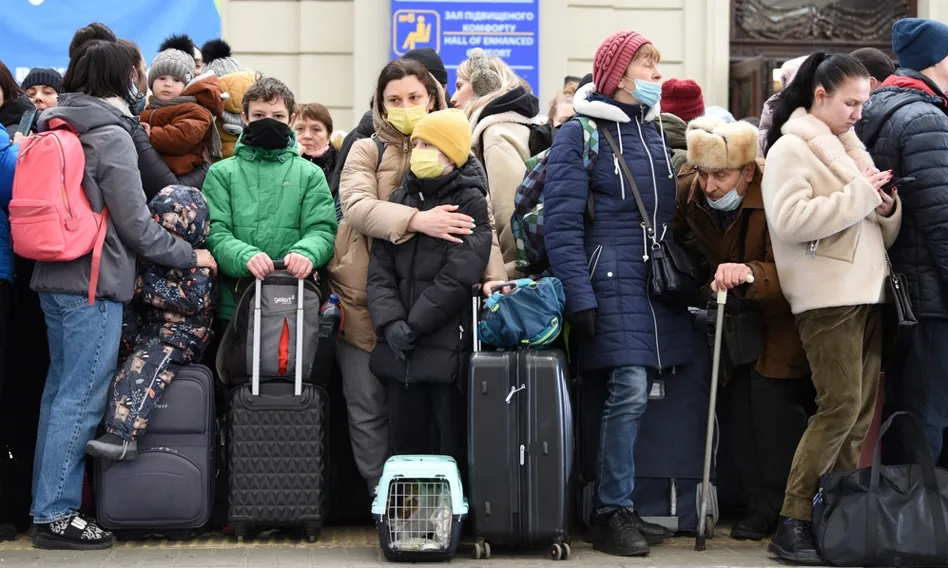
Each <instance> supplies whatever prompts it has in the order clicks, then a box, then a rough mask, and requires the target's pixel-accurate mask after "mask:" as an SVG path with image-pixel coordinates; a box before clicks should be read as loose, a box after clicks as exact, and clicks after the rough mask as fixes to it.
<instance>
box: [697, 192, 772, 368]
mask: <svg viewBox="0 0 948 568" xmlns="http://www.w3.org/2000/svg"><path fill="white" fill-rule="evenodd" d="M750 216H751V212H750V210H744V212H743V213H742V215H741V229H740V233H739V235H738V241H737V243H738V244H737V261H738V262H740V263H741V264H743V263H744V256H745V255H744V249H745V241H746V240H747V225H748V223H749V222H750ZM731 298H733V300H732V299H731ZM731 298H728V302H727V306H726V307H725V310H724V329H723V330H722V336H721V338H722V340H723V344H724V352H725V355H727V358H728V361H729V362H730V363H731V365H733V366H735V367H739V366H741V365H750V364H751V363H754V362H756V361H757V359H758V358H759V357H760V353H761V351H763V350H764V319H763V315H762V314H761V313H760V308H759V307H758V306H757V304H755V303H753V302H749V301H745V300H742V299H740V298H737V297H734V296H732V297H731ZM709 311H710V310H709Z"/></svg>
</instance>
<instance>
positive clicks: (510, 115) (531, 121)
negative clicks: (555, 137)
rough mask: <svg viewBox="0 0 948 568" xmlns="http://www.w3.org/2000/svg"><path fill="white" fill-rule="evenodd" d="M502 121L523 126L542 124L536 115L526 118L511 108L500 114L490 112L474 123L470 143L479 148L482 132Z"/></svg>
mask: <svg viewBox="0 0 948 568" xmlns="http://www.w3.org/2000/svg"><path fill="white" fill-rule="evenodd" d="M504 123H514V124H522V125H524V126H533V125H537V126H539V125H541V124H543V122H542V121H541V120H540V119H539V118H537V117H534V118H527V117H525V116H523V115H522V114H520V113H516V112H514V111H512V110H509V111H507V112H502V113H500V114H492V115H490V116H488V117H487V118H485V119H484V120H480V121H478V122H477V123H475V124H474V126H473V129H472V133H471V140H472V142H471V143H472V144H473V145H474V147H475V148H479V147H480V145H481V136H482V135H483V134H484V132H485V131H486V130H487V129H488V128H489V127H491V126H493V125H495V124H504Z"/></svg>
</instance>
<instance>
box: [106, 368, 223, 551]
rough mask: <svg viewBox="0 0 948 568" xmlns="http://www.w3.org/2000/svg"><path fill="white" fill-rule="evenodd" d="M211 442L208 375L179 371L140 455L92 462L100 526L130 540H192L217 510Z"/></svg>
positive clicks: (213, 445)
mask: <svg viewBox="0 0 948 568" xmlns="http://www.w3.org/2000/svg"><path fill="white" fill-rule="evenodd" d="M216 442H217V427H216V420H215V416H214V378H213V375H212V374H211V370H210V369H208V368H207V367H205V366H203V365H187V366H185V367H182V368H181V369H180V370H179V371H178V374H177V375H176V376H175V378H174V380H173V381H172V382H171V384H169V385H168V387H167V388H166V389H165V392H164V394H163V395H162V397H161V404H159V405H158V407H157V408H156V409H155V412H154V414H152V417H151V420H150V421H149V425H148V431H147V432H146V433H145V434H144V435H143V436H142V437H141V439H140V440H139V441H138V457H137V458H136V459H135V460H132V461H112V460H106V459H97V460H96V475H95V486H96V488H95V498H96V512H97V515H98V519H99V522H100V523H101V524H102V526H103V527H105V528H107V529H109V530H112V531H116V532H118V533H119V534H120V535H122V536H126V537H129V538H135V537H142V536H146V535H151V534H161V535H164V536H168V537H172V538H186V537H189V536H193V535H194V534H195V533H196V532H197V531H200V530H201V529H202V528H203V527H204V526H205V525H206V524H207V523H208V521H209V520H210V517H211V509H212V508H213V506H214V482H215V477H216V474H217V469H216V465H217V457H218V456H217V451H218V447H217V443H216Z"/></svg>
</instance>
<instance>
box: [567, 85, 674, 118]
mask: <svg viewBox="0 0 948 568" xmlns="http://www.w3.org/2000/svg"><path fill="white" fill-rule="evenodd" d="M595 92H596V85H595V84H593V83H589V84H588V85H585V86H584V87H583V88H582V89H579V90H578V91H576V94H575V95H573V109H574V110H575V111H576V112H577V113H578V114H582V115H584V116H588V117H590V118H599V119H602V120H608V121H611V122H619V123H622V124H625V123H627V122H632V118H631V117H630V116H629V115H627V114H625V112H623V111H622V109H620V108H619V107H617V106H615V105H611V104H609V103H607V102H603V101H591V100H589V99H590V97H592V95H593V93H595ZM661 112H662V105H661V103H659V104H657V105H655V106H654V107H652V108H650V109H649V111H648V114H646V115H645V121H646V122H651V121H653V120H655V118H656V117H657V116H658V115H659V114H661Z"/></svg>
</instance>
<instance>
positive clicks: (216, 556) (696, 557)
mask: <svg viewBox="0 0 948 568" xmlns="http://www.w3.org/2000/svg"><path fill="white" fill-rule="evenodd" d="M724 532H726V531H724ZM377 543H378V541H377V538H376V535H375V532H374V530H372V529H371V528H356V529H336V528H332V529H326V530H325V531H324V532H323V535H322V537H321V538H320V540H319V541H318V542H316V543H314V544H305V543H301V542H297V541H295V540H289V539H270V540H258V541H254V542H247V543H244V544H236V543H235V542H233V541H232V540H231V539H229V538H226V537H222V536H212V537H203V538H199V539H197V540H194V541H190V542H180V543H172V542H167V541H147V542H144V543H142V542H134V543H132V542H126V543H120V544H118V545H117V546H116V547H115V548H113V549H111V550H103V551H93V552H52V551H41V550H35V549H33V548H32V547H31V546H30V542H29V540H28V539H26V537H25V536H21V537H20V538H19V539H18V540H16V541H13V542H5V543H0V568H21V567H22V568H27V567H29V568H45V567H50V568H53V567H56V568H60V567H62V568H66V567H75V568H100V567H108V568H119V567H122V568H124V567H133V566H134V567H140V568H203V567H243V566H252V567H261V568H263V567H266V568H270V567H274V568H279V567H291V568H309V567H316V566H319V567H321V568H372V567H376V566H381V565H383V564H386V561H385V559H384V557H383V556H382V555H381V552H380V551H379V549H378V544H377ZM573 545H574V546H573V555H572V556H571V557H570V559H569V560H568V561H566V562H565V564H563V563H556V562H553V561H552V560H550V558H549V556H547V555H546V554H545V553H542V552H535V553H516V554H513V553H511V552H509V551H508V552H503V551H498V550H495V551H493V552H494V555H493V556H492V558H491V559H490V560H473V559H472V558H471V556H470V550H471V547H470V546H467V547H463V548H462V549H461V550H460V551H459V552H458V555H457V556H456V557H455V559H454V561H453V562H451V566H453V567H454V568H520V567H533V566H545V567H548V568H592V567H596V568H620V567H621V568H627V567H628V568H633V567H635V568H638V567H643V568H644V567H660V568H666V567H668V568H671V567H677V566H680V567H699V566H709V567H712V566H713V567H720V568H724V567H742V568H743V567H762V566H768V567H771V566H773V567H777V566H781V564H780V563H779V562H777V561H776V560H774V559H772V558H770V557H769V555H768V554H767V550H766V544H765V543H750V542H742V541H735V540H732V539H730V538H728V537H727V536H724V535H718V536H716V537H715V538H714V539H711V540H709V541H708V549H707V550H706V551H704V552H695V551H694V539H693V538H677V539H673V540H671V541H669V542H667V543H665V544H663V545H660V546H656V547H653V549H652V554H651V556H648V557H646V558H634V559H633V558H616V557H612V556H606V555H604V554H600V553H598V552H594V551H593V550H592V549H591V548H590V547H589V545H587V544H585V543H583V542H581V541H580V540H578V539H577V540H575V541H574V542H573Z"/></svg>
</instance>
